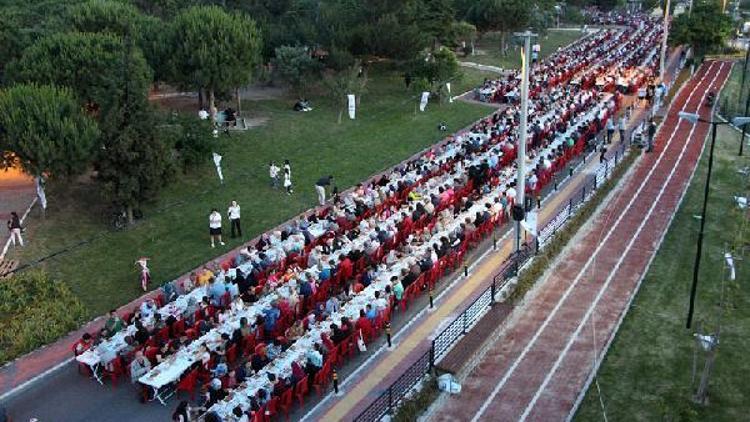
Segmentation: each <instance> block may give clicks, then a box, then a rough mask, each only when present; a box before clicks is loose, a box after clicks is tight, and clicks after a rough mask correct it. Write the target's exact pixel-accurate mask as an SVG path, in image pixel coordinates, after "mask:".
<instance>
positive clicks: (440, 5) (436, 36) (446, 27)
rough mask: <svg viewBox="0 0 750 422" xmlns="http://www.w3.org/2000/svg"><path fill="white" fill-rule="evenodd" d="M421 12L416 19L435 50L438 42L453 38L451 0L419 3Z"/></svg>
mask: <svg viewBox="0 0 750 422" xmlns="http://www.w3.org/2000/svg"><path fill="white" fill-rule="evenodd" d="M421 7H422V9H423V10H422V12H421V13H420V14H419V15H420V17H421V18H420V19H419V20H418V21H417V22H418V23H419V26H420V28H421V30H422V32H423V33H424V34H426V35H427V36H428V37H429V38H430V39H431V41H432V49H433V50H435V49H436V48H437V46H438V44H439V43H441V44H444V43H445V42H446V41H449V40H451V39H452V38H453V33H452V31H453V29H454V27H453V24H454V16H455V14H456V10H455V9H454V8H453V1H452V0H430V1H426V2H422V3H421Z"/></svg>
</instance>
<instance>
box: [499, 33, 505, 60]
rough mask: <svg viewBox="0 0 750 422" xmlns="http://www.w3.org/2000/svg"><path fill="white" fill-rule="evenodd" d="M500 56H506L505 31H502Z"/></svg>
mask: <svg viewBox="0 0 750 422" xmlns="http://www.w3.org/2000/svg"><path fill="white" fill-rule="evenodd" d="M500 54H502V55H503V56H504V55H505V31H500Z"/></svg>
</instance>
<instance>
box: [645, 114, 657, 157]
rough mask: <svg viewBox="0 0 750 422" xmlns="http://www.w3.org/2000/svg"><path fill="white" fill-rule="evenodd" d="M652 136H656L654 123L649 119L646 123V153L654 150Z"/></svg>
mask: <svg viewBox="0 0 750 422" xmlns="http://www.w3.org/2000/svg"><path fill="white" fill-rule="evenodd" d="M654 136H656V123H655V122H654V119H653V118H651V119H650V120H649V122H648V147H647V148H646V152H651V151H653V150H654Z"/></svg>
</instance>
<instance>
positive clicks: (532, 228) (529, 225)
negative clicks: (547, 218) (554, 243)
mask: <svg viewBox="0 0 750 422" xmlns="http://www.w3.org/2000/svg"><path fill="white" fill-rule="evenodd" d="M536 217H537V215H536V211H529V212H527V213H526V219H525V220H523V221H521V225H522V226H523V228H524V229H526V231H527V232H529V233H531V235H532V236H536Z"/></svg>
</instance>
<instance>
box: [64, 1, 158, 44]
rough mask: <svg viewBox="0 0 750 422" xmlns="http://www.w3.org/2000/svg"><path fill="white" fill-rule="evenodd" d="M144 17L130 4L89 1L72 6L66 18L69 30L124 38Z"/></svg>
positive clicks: (65, 21)
mask: <svg viewBox="0 0 750 422" xmlns="http://www.w3.org/2000/svg"><path fill="white" fill-rule="evenodd" d="M142 18H143V15H141V13H140V12H139V11H138V9H137V8H136V7H135V6H133V5H132V4H129V3H124V2H122V1H114V0H89V1H87V2H85V3H80V4H77V5H74V6H71V7H70V8H69V9H68V11H67V13H66V16H65V20H64V23H65V25H66V26H67V29H70V30H73V31H77V32H108V33H111V34H114V35H119V36H124V35H125V34H128V33H130V32H132V30H133V28H135V27H136V26H138V21H139V20H140V19H142Z"/></svg>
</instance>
